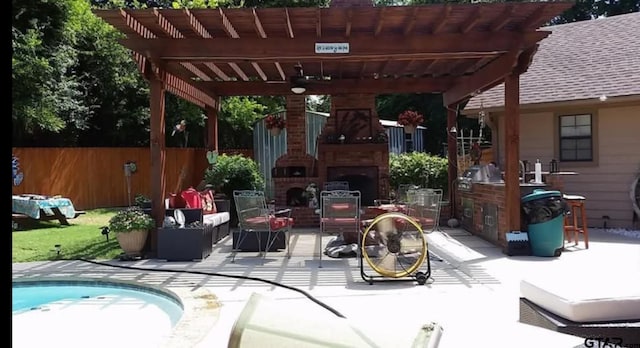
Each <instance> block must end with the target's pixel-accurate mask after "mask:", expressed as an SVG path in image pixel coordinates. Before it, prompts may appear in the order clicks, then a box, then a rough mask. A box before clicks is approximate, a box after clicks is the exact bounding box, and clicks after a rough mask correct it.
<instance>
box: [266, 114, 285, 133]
mask: <svg viewBox="0 0 640 348" xmlns="http://www.w3.org/2000/svg"><path fill="white" fill-rule="evenodd" d="M264 125H265V127H267V129H268V130H269V132H270V133H271V135H273V136H276V135H278V134H280V132H281V131H282V130H283V129H284V127H285V126H286V125H287V124H286V122H285V120H284V118H282V116H280V115H267V117H265V119H264Z"/></svg>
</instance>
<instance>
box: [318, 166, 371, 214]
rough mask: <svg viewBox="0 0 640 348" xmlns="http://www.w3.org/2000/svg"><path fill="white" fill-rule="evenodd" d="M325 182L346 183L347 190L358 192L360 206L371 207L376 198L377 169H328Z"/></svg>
mask: <svg viewBox="0 0 640 348" xmlns="http://www.w3.org/2000/svg"><path fill="white" fill-rule="evenodd" d="M327 181H346V182H348V183H349V190H354V191H360V204H361V205H363V206H366V205H373V201H374V200H375V199H377V198H378V168H377V167H329V168H327Z"/></svg>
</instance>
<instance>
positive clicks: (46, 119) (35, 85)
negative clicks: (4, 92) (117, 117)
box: [11, 0, 90, 144]
mask: <svg viewBox="0 0 640 348" xmlns="http://www.w3.org/2000/svg"><path fill="white" fill-rule="evenodd" d="M74 6H75V4H74V1H73V0H60V1H52V2H50V1H43V0H24V1H15V0H14V1H13V9H12V11H13V12H12V27H11V33H12V42H11V43H12V48H13V55H12V59H11V67H12V73H11V77H12V91H11V93H12V113H11V118H12V121H13V129H12V135H13V137H14V139H17V140H18V141H20V139H22V138H23V137H24V136H25V135H36V134H39V133H42V132H59V131H61V130H62V129H64V128H65V127H66V126H67V125H68V124H74V125H75V126H76V127H78V128H83V127H84V126H85V125H86V118H87V115H88V113H89V112H90V110H89V108H88V106H87V105H86V104H85V103H84V102H83V100H82V99H81V96H82V94H83V92H84V91H83V89H82V86H81V85H80V84H79V79H78V76H77V75H75V74H73V73H72V68H73V66H74V64H75V62H76V59H77V52H76V50H75V49H74V48H73V40H74V33H73V29H72V28H70V27H69V26H68V25H67V23H68V21H69V18H70V17H71V16H72V15H73V11H74V10H75V8H74ZM14 144H15V142H14Z"/></svg>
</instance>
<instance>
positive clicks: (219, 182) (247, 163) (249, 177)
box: [204, 154, 264, 197]
mask: <svg viewBox="0 0 640 348" xmlns="http://www.w3.org/2000/svg"><path fill="white" fill-rule="evenodd" d="M204 180H205V182H206V183H207V184H211V185H212V186H213V188H214V189H215V191H216V192H222V193H224V194H225V195H227V197H231V196H232V195H233V190H261V189H263V188H264V178H263V177H262V175H261V174H260V170H259V168H258V164H257V163H256V162H255V161H253V160H252V159H250V158H247V157H244V156H242V155H226V154H222V155H220V156H218V161H217V162H216V164H215V165H214V166H213V167H211V168H208V169H207V170H206V171H205V174H204Z"/></svg>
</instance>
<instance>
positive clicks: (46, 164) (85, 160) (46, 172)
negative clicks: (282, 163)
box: [12, 147, 253, 210]
mask: <svg viewBox="0 0 640 348" xmlns="http://www.w3.org/2000/svg"><path fill="white" fill-rule="evenodd" d="M12 152H13V155H15V156H16V157H18V160H19V163H20V169H19V172H22V173H23V175H24V179H23V180H22V183H20V185H18V186H13V189H12V193H13V194H23V193H35V194H41V195H48V196H54V195H61V196H63V197H67V198H70V199H71V200H72V201H73V204H74V206H75V208H76V209H81V210H86V209H95V208H107V207H122V206H126V205H128V204H129V194H128V189H127V178H126V176H125V172H124V165H125V163H127V162H135V164H136V167H137V171H136V172H135V173H133V174H132V175H131V177H130V192H131V201H132V202H133V199H134V197H135V195H136V194H142V195H145V196H147V197H150V196H151V150H150V149H149V148H137V147H136V148H132V147H122V148H81V147H73V148H13V149H12ZM206 152H207V150H206V149H196V148H167V149H166V162H165V163H166V166H165V174H166V177H165V178H166V190H167V191H166V192H165V196H167V195H168V193H169V192H173V191H174V190H175V188H176V185H177V184H178V177H179V176H180V172H181V171H182V168H183V167H184V168H185V173H186V179H185V180H184V183H183V188H186V187H189V186H194V187H195V186H197V185H198V184H199V183H200V182H201V181H202V179H203V178H204V172H205V170H206V169H207V167H208V166H209V164H208V162H207V159H206ZM220 152H221V153H226V154H242V155H244V156H246V157H249V158H253V151H252V150H245V149H240V150H222V151H220Z"/></svg>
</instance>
